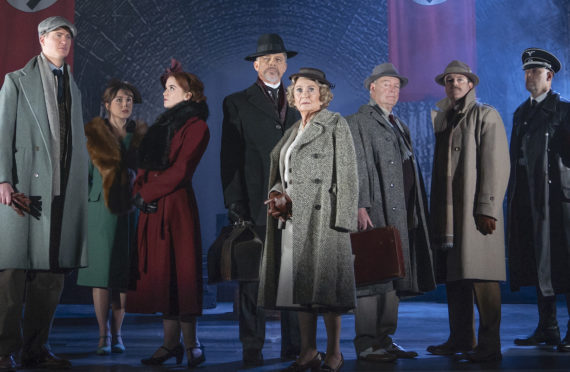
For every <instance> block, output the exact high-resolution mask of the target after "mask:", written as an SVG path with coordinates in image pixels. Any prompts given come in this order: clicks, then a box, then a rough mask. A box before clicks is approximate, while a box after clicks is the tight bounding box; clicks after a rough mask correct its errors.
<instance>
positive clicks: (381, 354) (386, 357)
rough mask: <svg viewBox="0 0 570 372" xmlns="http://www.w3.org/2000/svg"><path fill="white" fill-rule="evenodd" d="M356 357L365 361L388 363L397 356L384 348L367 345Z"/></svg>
mask: <svg viewBox="0 0 570 372" xmlns="http://www.w3.org/2000/svg"><path fill="white" fill-rule="evenodd" d="M358 359H359V360H364V361H367V362H376V363H388V362H393V361H395V360H396V359H398V357H397V356H396V355H395V354H392V353H389V352H388V350H386V349H383V348H378V347H375V348H373V347H369V348H368V349H366V350H363V351H361V352H360V353H358Z"/></svg>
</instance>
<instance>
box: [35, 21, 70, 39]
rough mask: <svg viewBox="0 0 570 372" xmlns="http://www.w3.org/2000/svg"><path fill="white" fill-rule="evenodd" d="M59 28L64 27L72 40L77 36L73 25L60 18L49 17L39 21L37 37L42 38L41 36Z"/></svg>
mask: <svg viewBox="0 0 570 372" xmlns="http://www.w3.org/2000/svg"><path fill="white" fill-rule="evenodd" d="M60 27H66V28H67V29H69V31H70V32H71V37H72V38H75V37H76V36H77V28H75V26H74V25H73V23H71V22H69V21H68V20H67V19H65V18H63V17H60V16H55V17H49V18H46V19H44V20H43V21H41V22H40V24H39V25H38V35H39V36H42V35H43V34H47V33H48V32H51V31H53V30H57V29H58V28H60Z"/></svg>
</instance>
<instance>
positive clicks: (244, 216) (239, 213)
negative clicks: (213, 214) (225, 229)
mask: <svg viewBox="0 0 570 372" xmlns="http://www.w3.org/2000/svg"><path fill="white" fill-rule="evenodd" d="M228 219H229V220H230V222H231V223H236V222H238V221H240V220H242V221H251V217H250V216H249V211H248V208H247V204H246V203H244V202H242V201H238V202H235V203H232V204H230V207H229V208H228Z"/></svg>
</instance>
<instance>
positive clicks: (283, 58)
mask: <svg viewBox="0 0 570 372" xmlns="http://www.w3.org/2000/svg"><path fill="white" fill-rule="evenodd" d="M296 54H297V52H294V51H291V50H286V49H285V45H284V43H283V40H282V39H281V37H280V36H279V35H277V34H264V35H261V36H260V37H259V39H258V41H257V51H256V52H255V53H253V54H250V55H248V56H247V57H245V60H246V61H251V62H253V68H254V70H255V71H257V81H256V82H255V83H253V85H251V86H250V87H249V88H247V89H245V90H243V91H240V92H237V93H234V94H231V95H229V96H227V97H226V98H225V99H224V104H223V108H224V121H223V124H222V149H221V153H220V158H221V159H220V163H221V175H222V187H223V191H224V202H225V206H226V208H228V218H229V219H230V221H231V222H232V223H233V222H237V221H239V220H243V221H249V222H252V223H253V224H254V226H255V229H256V231H257V233H258V235H259V236H260V237H262V239H264V237H265V225H266V218H267V208H266V206H265V204H264V201H265V199H267V192H268V191H267V182H268V179H269V154H270V152H271V150H272V149H273V147H274V146H275V145H276V144H277V142H278V141H279V140H280V139H281V137H282V136H283V133H284V132H285V130H286V129H287V128H289V127H290V126H291V125H292V124H293V123H294V122H296V121H297V120H298V119H299V113H298V112H297V111H295V110H294V109H292V108H291V107H289V106H288V105H287V99H286V97H285V89H284V87H283V84H282V82H281V78H282V77H283V74H284V73H285V71H286V70H287V58H291V57H294V56H295V55H296ZM276 246H279V245H276ZM277 265H279V263H277ZM277 267H279V266H277ZM258 285H259V283H258V282H240V283H239V335H240V341H241V342H242V345H243V362H244V365H245V366H256V365H261V364H263V355H262V353H261V349H262V348H263V343H264V341H265V312H264V311H263V310H262V309H261V308H258V307H257V292H258ZM298 328H299V327H298V320H297V315H296V314H295V313H289V312H282V313H281V336H282V338H281V357H282V358H283V359H294V358H296V355H298V353H299V350H300V345H299V329H298Z"/></svg>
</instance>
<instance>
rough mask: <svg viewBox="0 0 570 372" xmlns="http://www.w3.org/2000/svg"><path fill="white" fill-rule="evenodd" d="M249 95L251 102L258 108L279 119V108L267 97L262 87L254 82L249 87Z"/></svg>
mask: <svg viewBox="0 0 570 372" xmlns="http://www.w3.org/2000/svg"><path fill="white" fill-rule="evenodd" d="M247 95H248V97H247V100H248V101H249V103H251V104H252V105H253V106H255V107H256V108H258V109H259V111H261V112H263V113H264V114H266V115H267V116H270V117H271V118H273V119H274V120H276V121H279V116H278V115H277V109H276V108H275V106H274V105H273V103H271V102H270V101H269V100H268V99H267V97H265V95H264V94H263V92H262V91H261V88H260V87H258V86H257V85H256V84H253V85H252V86H251V87H249V88H248V89H247Z"/></svg>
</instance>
